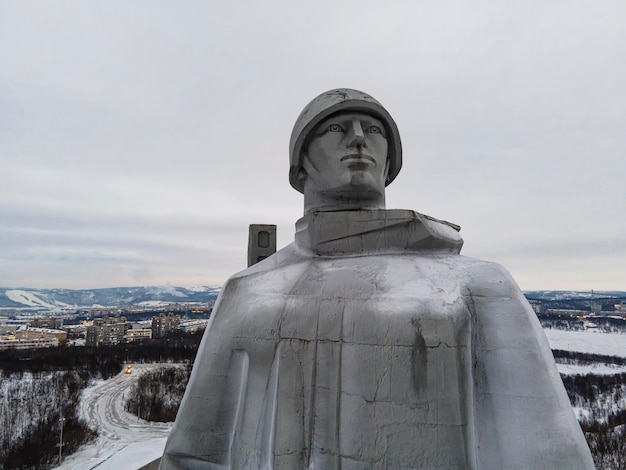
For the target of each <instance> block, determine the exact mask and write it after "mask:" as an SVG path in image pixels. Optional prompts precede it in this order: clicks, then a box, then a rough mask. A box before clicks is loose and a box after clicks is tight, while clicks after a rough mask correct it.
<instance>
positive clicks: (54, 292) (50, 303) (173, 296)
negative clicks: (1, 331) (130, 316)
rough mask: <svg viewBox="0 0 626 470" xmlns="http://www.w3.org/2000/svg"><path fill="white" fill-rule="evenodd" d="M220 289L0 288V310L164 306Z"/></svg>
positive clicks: (207, 297) (204, 299)
mask: <svg viewBox="0 0 626 470" xmlns="http://www.w3.org/2000/svg"><path fill="white" fill-rule="evenodd" d="M220 289H221V288H220V287H210V286H202V287H192V288H184V287H172V286H166V287H162V286H161V287H157V286H152V287H113V288H106V289H85V290H74V289H29V288H19V289H12V288H6V287H0V312H1V311H2V310H14V309H15V310H21V311H25V312H28V311H49V310H73V309H76V308H90V307H118V306H120V307H121V306H139V305H146V306H154V305H159V304H161V305H162V304H167V303H190V302H209V301H211V300H215V299H216V298H217V295H218V294H219V292H220Z"/></svg>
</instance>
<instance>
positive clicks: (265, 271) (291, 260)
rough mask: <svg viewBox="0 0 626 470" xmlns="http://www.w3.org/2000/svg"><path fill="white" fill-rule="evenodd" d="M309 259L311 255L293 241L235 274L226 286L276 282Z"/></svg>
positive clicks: (299, 267)
mask: <svg viewBox="0 0 626 470" xmlns="http://www.w3.org/2000/svg"><path fill="white" fill-rule="evenodd" d="M309 259H310V257H307V256H306V255H305V254H303V253H302V251H300V250H299V249H298V248H297V247H296V245H295V244H294V243H291V244H290V245H287V246H286V247H284V248H282V249H281V250H278V251H277V252H276V253H274V254H273V255H272V256H269V257H268V258H266V259H264V260H262V261H259V262H258V263H256V264H254V265H252V266H250V267H249V268H247V269H244V270H243V271H239V272H238V273H236V274H233V275H232V276H231V277H230V278H229V279H228V281H227V282H226V286H228V285H229V284H233V283H237V284H239V283H242V282H246V283H247V282H254V283H262V282H266V281H268V282H276V278H281V277H283V276H286V275H288V272H289V271H290V270H293V269H301V268H302V266H303V264H306V263H307V262H308V261H309ZM270 279H271V280H270ZM226 286H225V287H226Z"/></svg>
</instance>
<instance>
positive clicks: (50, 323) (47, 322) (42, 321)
mask: <svg viewBox="0 0 626 470" xmlns="http://www.w3.org/2000/svg"><path fill="white" fill-rule="evenodd" d="M29 326H31V327H33V328H49V329H52V330H60V329H61V327H62V326H63V319H62V318H55V317H50V318H48V317H39V318H35V319H34V320H32V321H31V322H30V323H29Z"/></svg>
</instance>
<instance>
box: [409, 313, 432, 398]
mask: <svg viewBox="0 0 626 470" xmlns="http://www.w3.org/2000/svg"><path fill="white" fill-rule="evenodd" d="M411 325H412V326H413V328H415V342H414V343H413V348H412V349H411V362H412V367H411V372H412V377H411V380H412V381H413V389H414V390H415V393H416V394H417V396H418V397H419V396H422V395H423V394H424V393H426V379H427V373H428V354H427V350H426V341H425V340H424V336H423V335H422V326H421V325H420V322H419V320H418V319H416V318H411Z"/></svg>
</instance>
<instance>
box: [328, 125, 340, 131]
mask: <svg viewBox="0 0 626 470" xmlns="http://www.w3.org/2000/svg"><path fill="white" fill-rule="evenodd" d="M328 132H343V129H342V128H341V126H340V125H339V124H331V125H330V126H328Z"/></svg>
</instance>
